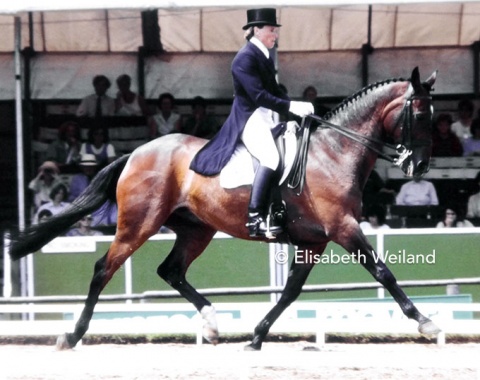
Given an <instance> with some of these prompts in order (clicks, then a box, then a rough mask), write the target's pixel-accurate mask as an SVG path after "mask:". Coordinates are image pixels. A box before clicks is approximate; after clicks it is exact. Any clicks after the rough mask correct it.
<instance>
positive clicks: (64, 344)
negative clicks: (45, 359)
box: [55, 334, 73, 351]
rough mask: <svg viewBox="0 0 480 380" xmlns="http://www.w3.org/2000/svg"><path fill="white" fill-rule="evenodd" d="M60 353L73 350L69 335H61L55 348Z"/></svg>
mask: <svg viewBox="0 0 480 380" xmlns="http://www.w3.org/2000/svg"><path fill="white" fill-rule="evenodd" d="M55 347H56V348H57V350H58V351H65V350H71V349H72V348H73V347H72V346H70V343H68V339H67V334H63V335H60V336H59V337H58V338H57V344H56V346H55Z"/></svg>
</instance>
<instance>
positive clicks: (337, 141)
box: [314, 88, 394, 188]
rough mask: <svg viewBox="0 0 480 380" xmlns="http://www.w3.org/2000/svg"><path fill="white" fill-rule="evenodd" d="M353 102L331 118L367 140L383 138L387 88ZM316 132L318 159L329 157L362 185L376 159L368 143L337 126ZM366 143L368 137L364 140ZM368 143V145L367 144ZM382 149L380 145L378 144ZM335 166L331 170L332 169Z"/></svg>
mask: <svg viewBox="0 0 480 380" xmlns="http://www.w3.org/2000/svg"><path fill="white" fill-rule="evenodd" d="M377 91H379V92H380V91H383V92H380V93H379V92H375V91H373V92H372V93H370V94H369V95H364V96H363V97H361V98H360V99H358V100H355V101H353V102H351V103H350V104H349V105H348V106H346V107H345V108H344V109H343V110H341V111H337V112H336V113H335V114H334V115H333V116H332V117H331V118H330V119H329V121H330V122H331V123H333V124H336V125H339V126H341V127H342V128H345V129H348V130H350V131H353V132H354V133H356V134H359V135H361V136H363V137H365V138H368V139H375V140H381V137H382V135H383V120H382V115H383V112H382V107H383V106H384V105H385V104H386V103H388V102H389V100H393V98H394V97H393V96H392V99H387V101H385V94H388V89H385V88H381V89H379V90H377ZM314 135H315V139H316V140H315V141H314V144H315V145H316V146H318V151H319V152H324V153H319V154H320V155H319V156H318V157H319V158H318V159H319V161H320V162H322V160H328V161H330V162H329V163H330V164H331V165H332V167H333V168H336V170H338V171H339V172H340V173H344V176H345V178H349V180H350V181H351V182H352V183H354V184H358V186H359V187H360V188H363V186H364V184H365V182H366V179H367V178H368V176H369V175H370V173H371V171H372V170H373V167H374V165H375V162H376V159H377V153H376V152H374V151H373V150H371V149H370V148H369V147H368V146H366V145H363V144H361V143H360V142H358V141H355V140H354V139H352V138H350V137H347V136H344V135H343V134H341V133H339V132H338V131H336V130H335V129H330V128H329V129H326V130H325V129H321V130H319V131H318V132H317V133H316V134H314ZM363 140H364V141H365V142H366V141H367V140H366V139H363ZM367 145H368V144H367ZM376 148H377V149H380V150H381V148H382V147H381V146H380V145H377V146H376ZM333 168H332V169H333Z"/></svg>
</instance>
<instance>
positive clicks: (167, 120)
mask: <svg viewBox="0 0 480 380" xmlns="http://www.w3.org/2000/svg"><path fill="white" fill-rule="evenodd" d="M157 107H158V111H159V112H157V113H156V114H155V115H153V116H151V117H150V118H149V120H148V125H149V127H150V139H152V140H153V139H154V138H157V137H161V136H165V135H168V134H169V133H172V132H178V131H180V129H181V119H180V115H179V114H178V113H176V112H174V109H175V98H174V97H173V95H172V94H170V93H168V92H165V93H163V94H160V96H159V97H158V102H157Z"/></svg>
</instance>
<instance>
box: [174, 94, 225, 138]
mask: <svg viewBox="0 0 480 380" xmlns="http://www.w3.org/2000/svg"><path fill="white" fill-rule="evenodd" d="M218 129H219V126H218V123H217V121H216V120H215V118H214V117H213V116H210V115H208V114H207V102H206V101H205V99H204V98H202V97H201V96H196V97H195V98H194V99H193V103H192V115H191V116H189V117H188V118H187V120H186V121H185V123H184V124H183V126H182V128H181V132H182V133H186V134H187V135H192V136H197V137H202V138H204V139H210V138H212V137H213V136H214V135H215V134H216V133H217V131H218Z"/></svg>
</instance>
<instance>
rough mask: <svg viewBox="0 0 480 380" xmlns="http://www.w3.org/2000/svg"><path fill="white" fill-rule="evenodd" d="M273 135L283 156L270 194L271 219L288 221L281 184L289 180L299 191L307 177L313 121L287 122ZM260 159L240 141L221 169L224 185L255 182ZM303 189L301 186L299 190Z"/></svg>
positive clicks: (235, 185)
mask: <svg viewBox="0 0 480 380" xmlns="http://www.w3.org/2000/svg"><path fill="white" fill-rule="evenodd" d="M272 135H273V138H274V140H275V144H276V146H277V150H278V153H279V156H280V163H279V165H278V168H277V170H276V173H275V174H276V175H275V181H276V182H277V186H272V187H271V190H270V196H269V202H268V204H269V208H268V215H267V222H268V223H269V222H270V221H272V222H273V223H274V224H276V225H284V224H285V222H286V204H285V202H284V201H283V199H282V195H281V191H280V186H281V185H282V184H283V183H284V182H285V181H287V180H288V187H289V188H292V189H297V195H299V194H300V193H301V191H302V189H303V184H304V178H305V166H306V157H307V156H306V154H307V151H308V141H309V137H310V128H309V124H307V125H302V128H301V127H300V126H299V125H298V123H297V122H296V121H290V122H283V123H280V124H278V125H277V126H276V127H275V128H273V129H272ZM258 165H259V163H258V160H257V159H256V158H255V157H253V156H252V155H251V154H250V153H249V152H248V150H247V149H246V147H245V146H244V145H243V144H239V145H238V146H237V148H236V150H235V153H234V154H233V156H232V158H231V159H230V161H229V163H228V164H227V165H226V166H225V168H223V170H222V171H221V173H220V185H221V186H222V187H224V188H230V189H231V188H235V187H238V186H242V185H251V184H252V183H253V179H254V176H255V170H256V169H257V167H258ZM298 189H299V190H298Z"/></svg>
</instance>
